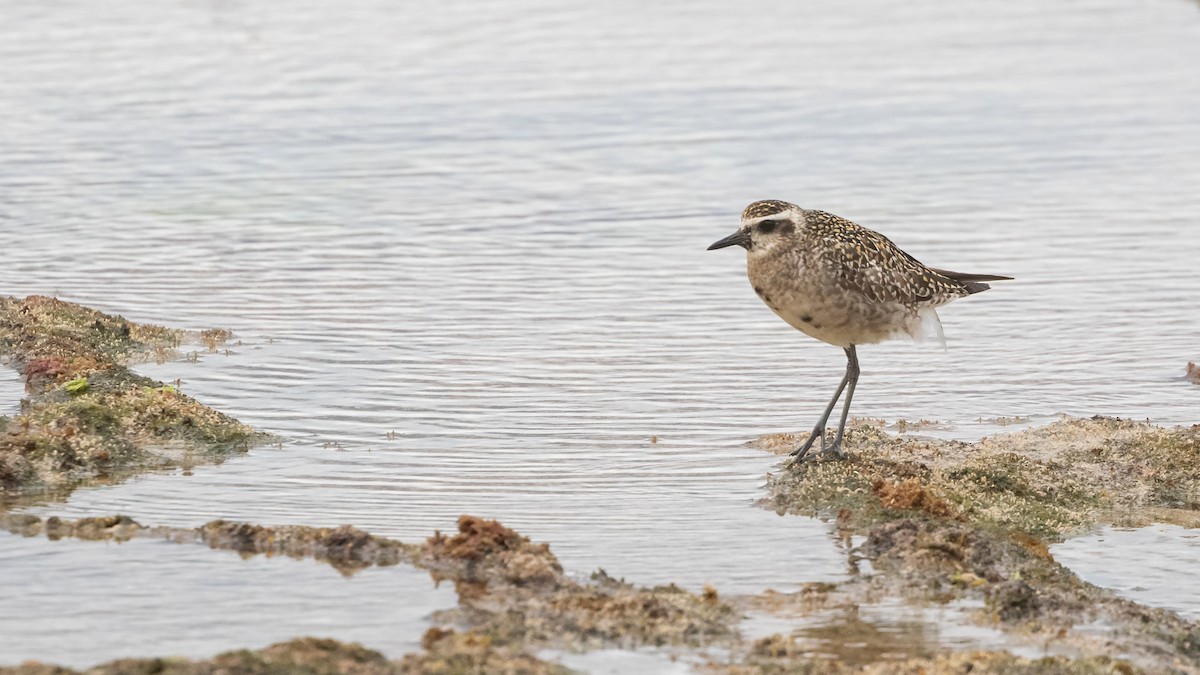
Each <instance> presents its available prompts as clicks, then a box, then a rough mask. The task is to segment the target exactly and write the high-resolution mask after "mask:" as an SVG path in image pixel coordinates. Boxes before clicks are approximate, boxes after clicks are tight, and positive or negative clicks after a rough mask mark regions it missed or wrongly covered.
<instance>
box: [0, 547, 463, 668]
mask: <svg viewBox="0 0 1200 675" xmlns="http://www.w3.org/2000/svg"><path fill="white" fill-rule="evenodd" d="M0 566H2V568H3V570H4V573H5V582H4V588H3V590H0V600H2V601H3V606H4V608H5V614H6V619H5V620H6V623H5V626H4V636H5V639H4V640H3V644H4V648H3V650H2V651H3V658H4V660H5V662H6V663H8V662H13V661H20V660H22V659H27V658H38V659H43V660H47V661H51V662H53V663H58V664H62V665H67V666H74V667H87V666H91V665H94V664H95V663H97V662H99V661H104V660H110V659H116V658H122V657H128V656H145V657H152V656H189V657H193V658H201V657H207V656H211V655H212V654H213V653H214V652H213V649H214V645H227V644H229V641H230V636H231V635H238V634H240V635H242V640H241V642H240V643H239V644H241V645H242V646H245V647H247V648H255V649H257V648H262V647H266V646H267V645H269V644H271V643H274V642H281V641H284V640H288V639H291V638H294V637H298V636H302V635H314V636H320V637H332V638H338V639H342V640H350V641H354V640H357V641H362V642H364V643H366V644H369V645H371V646H372V647H373V648H375V649H380V650H383V651H387V652H389V653H393V654H402V653H404V652H407V651H415V650H417V649H419V648H420V641H421V634H422V633H423V632H424V631H425V627H426V624H425V621H426V619H427V617H428V615H429V614H431V613H432V612H434V611H436V610H439V609H447V608H451V607H454V606H455V605H456V604H457V598H456V596H455V594H454V590H453V588H451V587H450V586H449V585H444V586H442V587H441V588H435V587H434V585H433V582H432V581H431V580H430V578H429V575H428V574H427V573H425V572H423V571H421V570H417V569H414V568H412V567H408V566H398V567H387V568H368V569H365V570H361V571H359V572H357V573H356V574H355V575H354V576H353V577H351V578H344V577H342V575H341V574H340V573H339V572H337V571H336V570H334V569H333V568H332V567H330V566H329V565H325V564H322V563H318V562H315V561H312V560H292V559H289V558H285V557H276V558H266V557H262V556H258V557H252V558H246V559H245V560H240V559H239V556H238V554H236V553H233V552H230V551H212V550H209V549H208V548H207V547H205V546H202V545H190V544H188V545H180V544H175V543H171V542H166V541H154V540H144V539H135V540H132V541H128V542H124V543H119V544H118V543H114V542H81V541H69V540H68V541H58V542H54V543H51V544H47V542H46V540H45V539H44V538H42V537H38V538H28V539H27V538H23V537H18V536H16V535H12V534H8V533H7V532H5V533H0ZM280 579H287V581H288V584H287V586H286V588H283V587H281V585H280V583H279V581H280ZM267 617H269V620H264V619H265V618H267ZM78 645H86V646H87V649H82V648H81V647H80V646H78ZM228 648H229V647H225V648H218V650H220V649H228Z"/></svg>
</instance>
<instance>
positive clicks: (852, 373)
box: [822, 345, 859, 457]
mask: <svg viewBox="0 0 1200 675" xmlns="http://www.w3.org/2000/svg"><path fill="white" fill-rule="evenodd" d="M858 374H859V369H858V352H856V351H855V350H854V345H850V346H849V347H846V378H847V379H849V380H850V381H849V383H848V387H847V389H846V402H845V403H843V404H842V421H841V423H840V424H838V432H837V436H835V437H834V439H833V445H832V446H830V447H829V448H828V449H827V450H826V449H824V448H822V450H824V451H826V452H832V453H833V454H835V455H837V456H838V457H845V456H846V453H844V452H842V436H843V435H844V434H845V433H846V419H847V418H849V417H850V401H851V399H853V398H854V386H855V385H857V384H858Z"/></svg>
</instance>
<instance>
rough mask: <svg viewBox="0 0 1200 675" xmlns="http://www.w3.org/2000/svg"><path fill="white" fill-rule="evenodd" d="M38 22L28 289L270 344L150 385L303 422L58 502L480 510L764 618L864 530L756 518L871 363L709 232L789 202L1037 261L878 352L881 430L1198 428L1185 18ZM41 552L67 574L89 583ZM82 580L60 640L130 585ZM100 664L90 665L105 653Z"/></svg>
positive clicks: (527, 9) (501, 7)
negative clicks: (789, 446) (787, 311)
mask: <svg viewBox="0 0 1200 675" xmlns="http://www.w3.org/2000/svg"><path fill="white" fill-rule="evenodd" d="M631 17H636V20H633V19H631ZM5 19H6V20H5V21H4V22H0V66H5V67H4V68H3V72H4V73H5V78H4V84H3V88H2V89H0V97H3V103H4V109H5V111H6V112H8V113H9V114H6V115H3V116H0V139H3V141H0V143H2V144H3V148H2V149H3V155H4V162H3V163H0V193H2V194H4V195H5V197H4V199H3V200H2V203H0V234H2V235H4V242H5V248H4V264H3V265H0V292H5V293H11V294H16V295H24V294H27V293H43V294H60V295H61V296H62V297H64V298H67V299H71V300H76V301H81V302H85V303H88V304H92V305H95V306H97V307H99V308H101V309H104V310H107V311H114V312H118V313H123V314H125V315H126V316H128V317H129V318H130V319H133V320H139V321H151V322H159V323H169V324H171V325H176V326H183V327H191V328H206V327H228V328H231V329H233V330H234V331H235V332H236V333H237V337H238V339H240V340H241V341H242V344H240V345H237V344H235V345H233V346H232V347H231V350H230V352H229V353H228V354H225V353H219V354H209V353H203V352H202V353H200V354H199V355H198V359H197V363H189V362H187V361H186V360H185V361H180V362H175V363H167V364H162V365H147V366H145V368H144V372H146V373H147V374H149V375H151V376H153V377H155V378H157V379H161V380H164V381H171V380H175V379H176V378H181V379H182V380H183V383H182V387H183V390H184V391H185V392H187V393H189V394H192V395H194V396H197V397H198V398H200V399H201V400H202V401H204V402H205V403H208V404H210V405H213V406H215V407H217V408H219V409H221V410H224V411H227V412H229V413H231V414H233V415H234V416H236V417H238V418H239V419H242V420H243V421H246V422H249V423H251V424H254V425H255V426H257V427H259V428H261V429H263V430H266V431H270V432H274V433H278V434H280V435H281V436H282V437H284V438H285V439H286V442H285V443H284V445H283V447H282V448H273V447H267V448H259V449H256V450H255V451H253V452H251V453H250V454H249V455H248V456H246V457H240V458H237V459H235V460H232V461H229V462H227V463H225V464H224V465H222V466H216V467H198V468H196V469H195V470H194V472H193V475H190V476H187V475H183V474H181V473H179V472H166V473H160V474H154V475H149V476H144V477H142V478H139V479H136V480H132V481H128V482H126V483H123V484H120V485H116V486H97V487H94V488H88V489H86V490H81V491H78V492H76V493H75V494H73V495H72V496H71V498H70V501H69V502H68V503H67V504H65V505H49V506H43V507H38V508H37V511H38V512H39V513H43V514H52V513H58V514H62V515H67V516H71V517H74V516H76V515H82V514H87V515H93V514H96V513H114V512H121V513H125V514H128V515H130V516H132V517H134V518H136V519H138V520H139V521H141V522H146V523H154V524H164V525H183V526H188V525H191V526H194V525H197V524H199V523H202V522H205V521H207V520H210V519H213V518H219V517H225V518H231V519H237V520H243V521H249V522H259V523H264V524H288V523H300V524H311V525H338V524H341V523H353V524H355V525H358V526H360V527H362V528H364V529H367V530H369V531H371V532H373V533H377V534H382V535H386V536H391V537H397V538H400V539H403V540H407V541H414V540H419V539H420V538H423V537H426V536H428V535H429V534H430V533H431V532H432V531H433V530H434V529H438V528H441V529H447V528H449V527H451V526H452V525H453V523H454V522H455V519H456V518H457V516H458V515H459V514H461V513H464V512H469V513H477V514H481V515H486V516H488V517H496V518H500V519H502V520H503V521H504V522H505V523H506V524H507V525H509V526H511V527H514V528H516V529H518V530H520V531H521V532H523V533H525V534H528V535H530V536H531V537H533V538H534V539H535V540H541V541H549V542H551V544H552V546H553V548H554V551H555V553H556V554H557V555H559V557H560V559H561V560H562V561H563V563H564V565H565V566H566V567H567V569H568V570H570V571H571V572H572V573H574V574H587V573H588V572H590V571H591V570H593V569H595V568H596V567H600V566H603V567H604V568H605V569H607V570H608V571H609V572H611V573H612V574H613V575H615V576H624V577H627V578H629V579H631V580H635V581H637V582H639V583H649V584H654V583H660V582H669V581H676V582H680V583H683V584H686V585H688V586H691V587H693V588H696V587H699V586H701V585H702V584H704V583H706V582H709V583H712V584H714V585H715V586H716V587H718V588H719V589H720V591H721V592H722V593H728V594H736V593H748V592H755V591H758V590H761V589H763V588H766V587H774V588H777V589H780V590H789V589H795V588H797V587H798V586H799V585H800V583H802V582H804V581H820V580H837V579H841V578H843V577H844V575H845V574H846V570H845V561H844V559H843V557H842V556H841V555H840V554H838V552H837V551H836V550H835V549H834V547H833V546H831V545H830V543H829V540H828V533H827V528H826V526H825V525H823V524H821V523H816V522H811V521H806V520H804V519H800V518H780V517H777V516H775V515H774V514H772V513H769V512H767V511H764V510H761V509H758V508H756V507H755V506H754V505H753V504H754V501H755V500H756V499H757V498H758V497H760V496H761V486H762V483H763V474H764V472H766V471H768V470H772V469H773V467H774V466H775V465H776V463H777V461H778V459H777V458H775V457H767V456H764V455H763V454H762V453H761V452H759V451H756V450H753V449H750V448H746V447H744V446H743V444H744V443H745V442H746V441H748V440H750V439H752V438H754V437H756V436H758V435H760V434H762V433H766V432H774V431H784V430H794V429H797V428H803V425H805V424H808V423H810V422H811V419H812V416H813V411H819V410H820V409H821V406H822V405H823V404H824V403H825V399H826V398H827V397H828V391H826V385H825V383H827V382H828V381H830V380H831V379H832V378H836V377H837V376H838V375H839V374H840V369H841V365H840V364H839V363H838V361H837V359H838V355H836V354H830V353H828V352H827V351H826V350H825V349H824V348H822V347H820V346H819V345H815V344H810V343H809V342H806V341H805V340H804V339H803V338H802V337H800V336H797V335H795V334H794V331H791V330H790V329H789V328H787V327H786V326H785V325H783V324H782V323H781V322H779V321H778V320H777V319H776V318H775V317H773V316H771V315H770V312H769V311H768V310H766V309H765V308H763V307H762V306H761V303H759V301H758V300H757V299H756V298H755V297H754V294H753V292H752V290H751V289H750V288H749V286H748V285H747V284H746V282H745V279H744V270H743V269H741V267H740V265H739V264H738V263H736V262H730V261H729V260H727V259H722V260H717V259H716V258H715V257H714V256H713V255H712V254H708V253H707V252H706V251H705V250H704V249H705V247H706V246H707V245H708V243H709V242H711V241H712V240H713V239H714V238H715V237H717V236H721V235H722V234H724V233H726V232H727V231H728V230H729V228H730V226H731V224H732V223H733V222H734V221H735V220H736V218H737V214H738V212H739V211H740V209H741V208H742V207H743V206H744V205H745V204H747V203H749V202H750V201H752V200H754V199H759V198H769V197H780V198H785V199H789V200H791V201H795V202H798V203H800V204H802V205H805V206H809V207H814V208H823V209H826V210H829V211H832V212H835V213H839V214H841V215H844V216H846V217H849V218H852V219H853V220H855V221H857V222H860V223H863V224H864V225H866V226H868V227H872V228H876V229H879V230H881V231H885V232H887V233H889V235H890V236H891V237H892V238H893V239H895V241H896V243H897V244H899V245H900V246H902V247H904V248H905V250H908V251H910V252H912V253H913V254H914V255H916V256H917V257H918V258H920V259H921V260H923V261H925V262H927V263H929V264H932V265H945V266H956V267H960V268H962V269H986V270H994V271H996V272H998V273H1006V274H1011V275H1013V276H1015V277H1016V278H1017V281H1015V282H1013V283H1011V284H1008V285H1006V286H1005V287H1004V288H1003V289H1000V288H997V289H995V290H993V291H990V292H989V293H987V294H985V295H984V296H981V297H980V299H979V300H978V301H977V302H973V303H969V304H968V303H963V305H962V306H956V307H955V311H953V312H947V313H946V315H945V316H944V317H943V319H944V321H945V327H946V331H947V334H948V335H949V337H950V340H951V342H950V348H949V349H948V350H947V351H945V352H941V351H937V350H930V349H927V348H920V347H914V346H911V345H907V344H901V343H893V344H888V345H880V346H878V347H876V348H874V349H864V350H862V353H861V354H860V359H861V362H862V367H863V376H862V382H863V385H864V386H863V387H862V391H861V393H860V394H859V395H857V396H856V400H855V410H854V412H855V413H856V414H862V415H871V416H873V417H881V418H886V419H888V420H896V419H900V418H904V419H908V420H920V419H932V420H940V421H942V422H944V423H946V424H949V425H953V429H952V430H951V431H948V432H939V433H951V434H953V435H956V436H958V437H962V438H970V437H973V436H977V435H979V434H981V433H984V432H987V431H989V430H991V429H993V428H994V425H992V424H983V423H975V422H973V420H977V419H980V418H984V419H986V418H993V417H996V416H1006V417H1014V416H1017V415H1022V416H1032V417H1034V418H1035V419H1046V418H1048V417H1049V416H1052V415H1054V414H1055V413H1058V412H1068V413H1074V414H1080V415H1092V414H1096V413H1103V414H1113V415H1126V416H1133V417H1138V418H1142V417H1151V418H1153V419H1155V420H1158V421H1163V422H1169V423H1175V422H1191V421H1194V417H1195V400H1194V396H1193V395H1192V394H1193V389H1194V388H1193V387H1192V385H1190V384H1187V383H1186V382H1183V381H1182V380H1181V379H1180V378H1179V373H1180V370H1181V368H1182V367H1183V364H1184V363H1186V361H1187V360H1188V359H1189V358H1190V359H1195V357H1196V355H1195V352H1194V350H1195V334H1196V326H1195V319H1194V317H1195V312H1194V298H1195V297H1196V296H1197V295H1198V294H1200V279H1197V277H1196V276H1195V275H1191V276H1189V275H1184V274H1180V273H1164V270H1167V271H1170V270H1176V271H1178V270H1187V269H1192V267H1194V259H1193V258H1194V241H1193V240H1194V235H1193V234H1192V232H1193V226H1194V220H1195V213H1196V212H1197V204H1196V192H1195V190H1194V186H1195V185H1197V184H1200V136H1198V135H1197V134H1196V133H1195V111H1196V110H1197V109H1200V86H1197V83H1198V82H1200V78H1197V77H1195V74H1196V73H1195V65H1194V64H1196V63H1200V41H1197V40H1196V39H1195V30H1196V26H1197V22H1198V21H1200V17H1197V14H1196V12H1195V11H1194V7H1192V6H1190V5H1189V4H1188V3H1180V2H1158V3H1130V2H1127V1H1126V0H1083V1H1081V2H1074V3H1044V2H1038V1H1036V0H985V1H983V2H978V3H972V5H971V7H970V10H969V11H967V10H964V9H963V6H962V5H961V4H960V3H954V2H950V1H949V0H943V1H941V2H923V3H894V2H884V1H882V0H865V2H861V3H842V2H835V1H834V0H820V1H818V2H809V3H792V4H790V5H786V6H782V5H779V4H778V3H767V2H762V1H760V0H754V1H753V2H751V3H750V4H749V5H746V6H739V7H737V8H733V7H731V6H729V5H727V4H725V3H717V2H688V3H683V2H681V1H678V0H675V1H668V2H661V3H644V2H633V1H632V0H618V1H617V2H616V3H615V4H614V3H558V2H538V3H520V2H519V3H516V4H514V3H472V2H466V1H465V0H450V1H449V2H442V3H439V4H437V6H436V8H435V7H433V6H432V5H429V6H422V5H420V4H419V3H418V4H417V5H410V4H404V5H403V6H401V5H397V4H396V3H391V2H384V1H382V0H346V1H345V2H339V3H337V4H336V5H330V4H328V3H321V2H313V1H311V0H300V1H298V2H292V3H288V4H287V5H286V6H285V5H283V4H282V3H275V4H272V3H257V4H256V3H237V2H234V3H217V4H204V3H200V4H197V3H137V2H127V1H118V2H111V3H105V4H104V5H103V6H101V5H99V4H94V3H73V4H69V5H67V6H58V5H57V4H55V5H53V6H51V4H47V3H42V4H38V3H16V4H14V6H12V7H7V8H6V16H5ZM781 25H787V26H800V27H802V28H801V29H800V34H802V35H803V39H796V36H797V34H798V33H797V32H796V31H781V30H779V26H781ZM745 36H754V39H753V41H752V42H753V47H749V48H748V46H747V44H748V43H747V41H746V39H744V38H745ZM1114 44H1119V45H1120V46H1121V48H1120V49H1113V45H1114ZM798 64H799V65H798ZM9 382H11V380H9ZM868 385H869V386H868ZM3 386H6V385H3V384H0V387H3ZM0 393H2V390H0ZM11 400H12V399H11V398H5V397H3V396H0V405H6V404H11ZM6 401H7V403H6ZM10 409H11V408H10ZM652 439H653V440H652ZM8 541H9V540H8V539H0V554H2V553H3V552H4V551H5V550H6V547H7V546H8V545H9V544H8V543H6V542H8ZM154 551H157V549H154ZM29 555H31V556H34V557H35V558H39V562H38V563H37V564H39V565H40V566H41V569H44V570H45V571H46V573H47V574H54V575H57V576H59V577H62V578H66V577H68V576H70V575H71V574H74V573H76V572H77V571H78V570H79V569H80V568H81V567H82V566H83V565H84V564H85V561H87V560H89V559H90V554H87V553H84V552H83V551H82V550H81V549H79V548H75V547H67V548H62V549H54V548H53V547H51V546H44V547H43V548H40V549H37V550H36V551H33V552H30V553H29ZM154 555H157V553H155V554H154ZM31 564H32V563H31ZM95 564H97V565H101V566H103V565H109V564H115V563H113V562H112V561H109V560H107V559H99V560H98V562H96V563H95ZM147 564H153V565H158V566H159V570H160V571H161V572H162V573H163V574H164V575H165V574H169V573H173V574H174V575H175V576H176V577H180V578H182V577H184V576H187V575H191V574H194V573H195V572H196V571H197V569H199V570H202V571H204V572H205V573H208V572H209V571H210V570H209V569H208V568H207V567H206V566H204V565H201V567H200V568H195V567H192V566H191V565H192V563H191V562H190V561H186V560H180V559H177V558H172V557H169V556H166V555H163V556H162V557H157V558H154V560H153V561H152V562H148V563H147ZM212 564H213V565H216V564H219V563H217V562H214V563H212ZM211 576H214V577H216V573H215V572H214V573H213V574H212V575H211ZM355 581H357V580H355ZM277 583H278V584H280V585H282V584H283V583H284V582H283V581H279V582H277ZM313 583H314V584H315V585H316V587H318V588H319V589H321V590H328V589H336V588H343V586H339V585H336V584H337V583H340V582H335V581H328V580H324V581H322V580H314V581H313ZM204 592H205V591H204V589H203V588H201V587H198V586H184V587H179V588H178V589H177V594H178V596H179V597H181V598H184V599H194V598H197V597H202V596H203V593H204ZM113 593H114V594H115V593H116V591H113ZM81 597H86V603H84V605H83V606H80V607H77V608H76V610H75V611H76V612H77V614H78V615H76V614H72V613H70V612H69V611H68V610H67V608H65V607H64V608H61V611H60V613H58V614H56V615H55V616H54V618H55V620H57V621H59V622H60V623H61V624H62V625H65V626H67V627H71V626H75V625H78V626H81V627H82V626H87V625H91V624H89V623H88V621H90V619H89V618H88V617H89V616H91V613H92V612H95V611H97V608H99V607H104V606H106V605H108V604H111V603H112V602H116V601H117V600H119V597H115V596H114V597H112V598H109V597H106V596H105V595H104V589H103V587H97V588H96V589H95V594H94V595H89V596H81ZM41 611H42V610H40V609H39V607H38V606H37V605H29V604H27V605H24V608H23V611H21V612H15V613H11V614H6V615H5V616H0V634H3V635H6V636H12V640H6V641H5V644H14V643H15V644H31V642H30V641H29V640H26V639H25V638H26V637H27V635H30V634H31V631H32V628H31V623H30V622H29V621H27V620H25V618H24V617H27V616H41V617H45V615H43V614H39V612H41ZM214 611H216V610H214ZM239 611H241V612H243V613H245V614H251V613H256V614H257V618H258V621H257V622H256V623H253V625H250V623H251V622H249V621H248V622H247V623H246V624H238V623H230V624H229V627H228V629H226V630H224V632H222V630H221V629H220V626H219V622H216V621H214V622H213V624H212V626H211V630H209V631H207V632H205V633H204V635H205V636H206V638H205V639H206V640H207V642H206V643H205V644H206V645H207V647H205V648H206V649H208V650H209V651H210V653H211V652H215V651H218V650H220V649H225V648H231V647H236V646H243V645H247V644H248V643H251V642H254V643H261V642H262V641H263V640H262V639H260V638H262V637H263V635H262V634H260V631H264V630H266V629H265V628H257V627H256V626H270V625H272V622H273V621H274V619H275V617H276V613H277V612H280V611H283V610H281V609H280V608H279V607H277V606H273V605H262V606H261V607H257V608H255V607H244V608H241V609H240V610H239ZM14 617H21V618H14ZM145 628H146V631H147V633H146V640H148V641H153V640H154V639H155V638H156V635H155V634H154V631H155V630H156V628H155V627H154V626H153V625H147V626H146V627H145ZM940 635H941V636H942V637H944V633H942V634H940ZM942 637H939V639H942ZM76 638H77V639H76V640H75V641H74V642H72V644H71V645H69V646H67V647H66V648H69V649H71V650H74V651H73V652H72V653H71V654H68V655H67V656H66V657H64V658H65V659H67V660H70V661H71V662H84V661H90V660H91V659H90V658H88V655H89V654H92V653H96V652H99V651H102V650H103V649H104V644H106V643H105V642H104V636H103V635H102V634H101V633H88V632H86V631H82V630H81V631H79V632H78V634H77V635H76ZM364 639H365V638H364ZM379 646H384V647H386V645H382V644H381V645H379ZM198 649H199V648H198ZM7 658H8V656H7V655H4V654H0V661H3V660H5V659H7Z"/></svg>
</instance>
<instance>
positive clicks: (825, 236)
mask: <svg viewBox="0 0 1200 675" xmlns="http://www.w3.org/2000/svg"><path fill="white" fill-rule="evenodd" d="M806 216H807V217H808V224H809V228H808V234H807V236H810V237H816V238H818V239H819V240H820V241H819V242H814V246H813V247H812V249H811V250H813V251H819V252H820V253H819V254H818V256H817V257H818V260H819V264H820V265H821V267H822V268H823V272H824V273H825V274H826V275H828V278H829V280H830V281H831V282H833V283H834V284H836V285H837V286H838V287H839V288H841V289H843V290H845V291H848V292H852V293H857V294H859V295H861V296H862V297H863V298H864V299H866V300H868V301H870V302H873V303H880V302H894V303H899V304H903V305H907V306H909V307H914V308H919V307H936V306H938V305H942V304H945V303H946V302H949V301H950V300H952V299H954V298H956V297H959V296H963V295H966V294H967V291H966V289H965V288H964V287H963V285H962V284H961V283H959V282H957V281H955V280H954V279H951V278H949V277H946V276H944V275H942V274H939V273H938V272H936V271H934V270H932V269H930V268H928V267H926V266H925V265H923V264H922V263H921V262H920V261H918V260H917V259H916V258H914V257H912V256H911V255H909V254H907V253H905V252H904V251H903V250H901V249H900V247H898V246H896V245H895V244H893V243H892V241H891V240H890V239H888V238H887V237H885V236H883V235H882V234H879V233H878V232H875V231H874V230H868V229H867V228H865V227H862V226H861V225H857V224H855V223H853V222H851V221H849V220H846V219H845V218H841V217H839V216H835V215H833V214H829V213H825V212H823V211H810V212H808V213H806Z"/></svg>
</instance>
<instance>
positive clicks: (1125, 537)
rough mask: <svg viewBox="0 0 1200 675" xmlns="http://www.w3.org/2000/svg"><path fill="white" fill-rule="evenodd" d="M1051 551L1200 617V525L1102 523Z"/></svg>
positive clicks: (1108, 583) (1095, 575) (1114, 583)
mask: <svg viewBox="0 0 1200 675" xmlns="http://www.w3.org/2000/svg"><path fill="white" fill-rule="evenodd" d="M1050 553H1051V554H1053V555H1054V559H1055V560H1057V561H1058V562H1060V563H1062V564H1064V565H1066V566H1067V567H1070V568H1071V569H1072V570H1075V572H1076V573H1077V574H1079V576H1080V577H1082V578H1083V579H1084V580H1086V581H1090V582H1092V583H1093V584H1096V585H1097V586H1104V587H1106V588H1111V589H1113V590H1115V591H1116V592H1117V593H1118V594H1120V595H1122V596H1124V597H1126V598H1129V599H1130V600H1134V601H1136V602H1140V603H1144V604H1147V605H1154V606H1156V607H1165V608H1167V609H1170V610H1174V611H1176V612H1178V613H1179V614H1180V615H1181V616H1183V617H1184V618H1187V619H1191V620H1192V621H1200V587H1198V586H1197V585H1196V580H1195V573H1196V561H1200V531H1197V530H1194V529H1189V528H1186V527H1179V526H1177V525H1163V524H1156V525H1150V526H1147V527H1140V528H1136V529H1127V528H1117V527H1102V528H1100V529H1099V530H1098V531H1096V532H1094V533H1092V534H1089V535H1086V536H1082V537H1076V538H1074V539H1071V540H1068V541H1065V542H1063V543H1061V544H1056V545H1054V546H1052V547H1051V548H1050Z"/></svg>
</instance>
